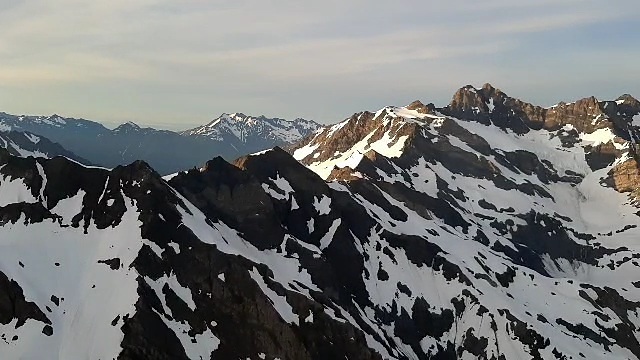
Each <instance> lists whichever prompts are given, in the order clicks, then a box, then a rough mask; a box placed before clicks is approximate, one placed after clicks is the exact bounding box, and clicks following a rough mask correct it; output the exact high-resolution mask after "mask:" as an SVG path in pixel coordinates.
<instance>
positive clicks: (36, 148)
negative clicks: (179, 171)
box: [0, 131, 89, 164]
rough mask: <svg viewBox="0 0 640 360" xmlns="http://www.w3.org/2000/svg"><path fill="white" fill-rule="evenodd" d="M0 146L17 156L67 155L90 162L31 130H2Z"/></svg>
mask: <svg viewBox="0 0 640 360" xmlns="http://www.w3.org/2000/svg"><path fill="white" fill-rule="evenodd" d="M0 147H2V148H5V149H7V150H8V152H9V153H10V154H12V155H15V156H22V157H28V156H34V157H44V158H52V157H56V156H65V157H67V158H69V159H72V160H75V161H78V162H80V163H83V164H89V162H88V161H87V160H85V159H83V158H81V157H79V156H77V155H76V154H74V153H72V152H70V151H67V150H66V149H65V148H63V147H62V146H60V145H59V144H56V143H54V142H51V141H50V140H49V139H47V138H45V137H42V136H38V135H35V134H32V133H30V132H20V131H0Z"/></svg>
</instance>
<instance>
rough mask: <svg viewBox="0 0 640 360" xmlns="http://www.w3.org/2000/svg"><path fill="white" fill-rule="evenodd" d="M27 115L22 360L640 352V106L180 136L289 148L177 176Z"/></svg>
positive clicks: (18, 332)
mask: <svg viewBox="0 0 640 360" xmlns="http://www.w3.org/2000/svg"><path fill="white" fill-rule="evenodd" d="M7 119H13V120H12V121H14V120H15V121H14V122H13V123H11V122H10V121H9V120H7ZM60 120H61V119H59V118H55V119H52V118H46V119H41V120H40V121H42V122H45V125H47V126H53V127H57V125H55V124H56V123H58V124H61V122H60ZM3 121H4V122H3V123H4V124H5V127H8V128H10V129H11V130H19V131H22V130H26V131H29V133H25V134H24V135H15V134H14V135H13V136H14V137H16V136H23V137H25V138H26V140H24V139H23V140H20V141H18V140H5V139H7V138H6V137H5V135H4V134H2V135H0V139H2V141H4V144H5V147H6V148H7V149H6V150H0V354H1V355H2V356H1V357H2V358H3V359H5V358H6V359H262V360H264V359H271V360H273V359H280V360H285V359H352V360H357V359H363V360H364V359H367V360H370V359H492V360H510V359H563V360H568V359H640V228H638V225H640V211H639V210H640V209H638V206H639V204H640V202H638V199H639V198H638V196H640V190H638V189H639V187H640V170H639V169H640V167H639V164H638V161H640V154H639V153H638V151H637V145H636V144H637V143H638V141H639V139H640V126H639V125H640V102H638V100H636V99H634V98H633V97H632V96H630V95H623V96H621V97H619V98H618V99H616V100H612V101H600V100H598V99H595V98H593V97H592V98H586V99H581V100H578V101H576V102H573V103H559V104H557V105H555V106H552V107H549V108H543V107H539V106H535V105H532V104H529V103H526V102H523V101H521V100H518V99H516V98H512V97H510V96H508V95H506V94H505V93H504V92H502V91H500V90H498V89H496V88H494V87H492V86H491V85H489V84H486V85H484V86H483V87H482V88H475V87H473V86H465V87H463V88H461V89H460V90H458V91H457V92H456V93H455V95H454V96H453V99H452V101H451V102H450V104H448V105H447V106H444V107H436V106H435V105H433V104H428V105H425V104H423V103H422V102H419V101H415V102H413V103H411V104H409V105H407V106H403V107H395V106H389V107H385V108H383V109H380V110H378V111H376V112H367V111H365V112H361V113H357V114H354V115H353V116H351V117H349V118H347V119H345V120H344V121H342V122H340V123H337V124H335V125H332V126H327V127H324V128H319V127H318V126H317V125H316V124H313V123H310V122H303V121H298V122H297V123H296V124H291V123H283V122H282V121H279V120H273V121H266V120H265V119H264V118H251V117H247V116H245V115H242V114H230V115H223V116H221V117H220V118H219V119H216V120H214V121H213V122H211V123H210V124H208V125H206V126H203V127H201V128H197V129H193V130H190V131H187V132H184V133H181V134H177V133H172V134H165V135H166V136H167V137H172V138H173V137H178V138H181V139H182V138H190V137H195V138H197V139H203V140H202V141H209V140H211V141H217V142H220V141H223V142H224V141H226V140H220V139H224V138H227V139H228V138H229V136H230V135H229V134H232V135H233V136H234V137H235V138H236V139H237V142H233V143H231V142H228V143H225V144H229V145H230V146H229V147H233V146H235V147H238V144H241V143H259V146H260V147H268V148H271V149H270V150H265V151H261V152H257V153H253V154H251V155H245V156H241V157H239V158H237V159H235V160H234V161H232V162H228V161H227V160H225V159H223V157H220V156H217V157H216V156H214V154H216V152H219V154H221V155H224V157H226V158H227V159H229V154H223V153H222V152H220V151H219V150H218V149H219V148H213V147H211V148H208V147H205V148H207V149H208V150H207V151H206V152H205V151H204V150H203V152H201V153H198V156H205V155H206V156H208V158H207V160H206V161H205V160H203V161H202V163H201V164H199V166H200V167H198V168H194V167H193V166H192V165H187V166H184V169H185V170H187V169H190V170H187V171H183V172H178V173H176V174H173V175H170V176H164V177H163V176H162V175H164V174H167V173H169V171H170V170H173V167H175V166H176V164H178V163H180V162H175V163H172V165H171V166H169V165H166V166H165V167H163V168H162V170H160V171H156V170H154V168H152V167H151V166H150V165H148V163H147V162H143V161H135V162H133V163H131V164H129V165H117V164H118V163H120V162H122V160H124V159H129V158H128V157H121V158H119V159H117V161H116V160H114V162H112V163H109V162H105V161H103V162H100V161H96V159H97V158H96V157H95V154H92V152H91V151H88V150H86V148H83V147H82V146H79V145H78V146H76V145H73V144H80V142H81V140H74V137H82V136H83V135H82V134H85V131H88V130H87V129H88V128H91V127H93V126H95V125H93V124H90V123H85V122H83V121H78V122H72V123H73V124H74V125H73V127H72V128H73V129H77V132H74V131H75V130H74V131H71V130H69V129H67V130H65V131H62V130H60V131H59V130H55V129H51V131H50V132H47V133H44V132H40V133H39V132H37V131H35V130H34V128H33V127H30V126H31V125H29V126H26V125H20V124H24V123H25V122H24V121H23V120H19V119H17V118H12V117H10V116H5V117H4V120H3ZM21 121H22V122H21ZM47 121H48V122H51V123H52V124H53V125H51V124H46V122H47ZM62 121H65V124H66V125H67V126H68V124H69V120H68V119H67V120H65V119H62ZM239 123H241V124H247V125H249V126H250V127H251V126H253V127H251V128H249V127H245V126H238V124H239ZM11 124H14V125H11ZM16 124H17V125H16ZM252 124H259V126H254V125H252ZM254 129H255V131H254ZM5 130H9V129H5ZM267 130H268V131H267ZM91 131H94V130H91ZM100 131H104V130H100ZM153 131H155V130H146V129H140V128H138V127H137V126H134V125H132V124H129V125H123V126H122V127H120V128H118V129H116V130H113V131H111V132H112V133H118V134H120V133H127V134H129V133H136V134H137V133H139V132H153ZM265 132H268V133H270V134H272V135H273V136H271V137H269V136H266V137H265V136H262V137H261V138H262V139H265V138H266V139H271V140H273V139H275V138H276V137H277V138H278V139H282V140H278V141H282V142H281V143H282V144H283V145H282V146H280V147H278V146H275V147H273V143H271V145H269V144H268V143H267V142H259V141H257V140H250V139H255V138H256V136H259V135H256V134H265ZM283 132H284V133H286V135H282V133H283ZM63 133H64V135H62V134H63ZM96 133H98V131H97V130H96ZM34 134H37V135H34ZM55 134H58V135H55ZM105 134H106V133H105ZM165 135H162V136H165ZM305 135H308V136H306V137H304V136H305ZM63 136H66V137H68V138H69V139H67V140H64V139H63ZM92 136H93V135H92ZM96 136H97V135H96ZM102 136H107V135H102ZM108 136H117V138H118V139H121V138H123V137H121V136H124V135H108ZM154 136H155V135H154ZM157 136H160V135H157ZM36 137H37V138H38V139H39V140H37V141H36ZM41 137H44V138H49V139H50V140H51V141H55V142H58V143H60V144H61V145H62V146H64V147H65V148H66V149H67V150H70V151H73V153H75V154H77V155H78V156H81V157H83V158H86V159H88V160H87V161H88V162H92V163H93V164H97V165H104V166H108V167H109V168H110V169H108V168H101V167H95V166H87V165H82V164H83V163H84V164H86V162H83V161H82V160H81V159H78V158H75V159H74V156H73V155H70V154H69V153H66V152H65V151H66V150H64V149H62V148H54V147H53V146H48V148H49V150H46V151H45V150H42V149H41V150H38V149H36V148H33V145H37V144H40V143H42V144H45V142H44V141H45V140H43V139H41ZM302 137H304V139H301V138H302ZM93 139H95V137H94V138H93ZM207 139H209V140H207ZM63 140H64V141H63ZM2 141H0V145H2ZM74 141H77V143H76V142H74ZM82 141H88V140H86V139H82ZM92 141H93V142H95V140H92ZM167 141H168V140H167ZM234 141H236V140H234ZM109 142H111V141H104V143H109ZM114 143H116V142H114ZM7 144H17V145H16V146H8V145H7ZM46 144H48V145H50V144H49V142H47V143H46ZM231 145H233V146H231ZM105 146H106V145H105ZM113 146H115V145H113ZM194 149H195V148H194ZM129 150H131V149H129ZM238 150H242V151H245V152H246V153H250V152H252V151H253V150H251V151H246V150H247V149H246V148H243V147H239V148H238ZM96 151H97V150H96ZM121 151H123V152H124V151H125V149H124V148H122V149H121ZM194 151H195V150H194ZM198 151H199V150H198ZM134 154H136V156H137V155H139V154H140V153H134ZM154 154H155V153H154ZM58 155H62V156H58ZM34 156H36V157H34ZM194 159H197V158H196V157H194ZM151 163H152V166H154V167H155V166H158V167H161V166H164V165H162V161H160V160H154V161H152V162H151ZM116 165H117V166H116ZM111 167H113V168H111Z"/></svg>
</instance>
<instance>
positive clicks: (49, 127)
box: [0, 113, 319, 174]
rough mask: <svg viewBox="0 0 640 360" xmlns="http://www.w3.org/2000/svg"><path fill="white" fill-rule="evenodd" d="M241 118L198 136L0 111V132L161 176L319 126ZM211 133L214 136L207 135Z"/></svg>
mask: <svg viewBox="0 0 640 360" xmlns="http://www.w3.org/2000/svg"><path fill="white" fill-rule="evenodd" d="M245 118H246V121H235V122H234V123H233V124H227V123H226V122H219V124H218V125H217V126H216V125H212V124H209V126H208V127H203V129H205V128H206V129H208V130H202V131H201V134H200V133H196V132H194V133H190V132H184V133H183V134H179V133H176V132H173V131H168V130H157V129H153V128H142V127H140V126H138V125H136V124H135V123H133V122H128V123H125V124H122V125H120V126H118V127H117V128H115V129H113V130H110V129H107V128H106V127H104V126H103V125H101V124H99V123H97V122H93V121H90V120H84V119H72V118H63V117H61V116H59V115H52V116H46V117H45V116H16V115H9V114H6V113H0V131H1V130H14V131H26V132H30V133H33V134H38V135H40V136H44V137H46V138H48V139H50V140H51V141H54V142H57V143H59V144H61V145H62V146H63V147H64V148H66V149H68V150H70V151H72V152H74V153H76V154H82V156H83V157H85V158H87V159H88V160H89V161H90V162H92V163H94V164H99V165H102V166H106V167H110V168H112V167H115V166H118V165H123V164H128V163H131V162H133V161H135V160H139V159H141V160H145V161H147V162H148V163H149V164H151V165H152V166H153V167H154V168H155V169H156V170H157V171H158V172H160V173H161V174H170V173H174V172H177V171H179V170H184V169H188V168H190V167H193V166H197V165H200V164H202V163H204V162H206V161H207V160H209V159H211V158H212V157H214V156H223V157H224V158H226V159H229V160H231V159H234V158H236V157H238V156H240V155H243V154H246V153H251V152H256V151H260V150H264V149H267V148H271V147H273V146H276V145H287V144H291V143H292V142H294V141H297V140H299V139H301V138H302V137H303V136H305V135H307V134H309V133H310V132H311V131H312V130H315V129H317V128H318V127H319V125H318V124H316V123H314V122H311V121H307V120H302V119H297V120H295V121H286V120H282V119H266V118H264V117H259V118H252V117H245ZM227 125H229V126H227ZM231 125H233V126H231ZM245 129H246V130H245ZM207 131H208V132H207ZM215 131H217V134H218V136H213V135H214V132H215ZM229 131H231V133H230V132H229ZM233 131H246V134H247V135H246V138H243V139H239V138H237V137H236V136H234V135H233V133H232V132H233Z"/></svg>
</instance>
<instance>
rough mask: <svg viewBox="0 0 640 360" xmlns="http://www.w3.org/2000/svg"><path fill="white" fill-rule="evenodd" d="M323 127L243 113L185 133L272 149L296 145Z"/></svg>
mask: <svg viewBox="0 0 640 360" xmlns="http://www.w3.org/2000/svg"><path fill="white" fill-rule="evenodd" d="M321 127H322V126H321V125H320V124H318V123H316V122H314V121H310V120H305V119H295V120H284V119H278V118H273V119H271V118H267V117H265V116H258V117H253V116H249V115H245V114H242V113H234V114H222V115H220V116H219V117H218V118H216V119H214V120H213V121H211V122H209V123H208V124H206V125H203V126H199V127H197V128H194V129H190V130H187V131H184V132H183V133H182V134H183V135H187V136H194V135H195V136H205V137H208V138H211V139H214V140H217V141H226V142H229V143H234V144H245V145H243V146H245V147H246V146H247V145H246V144H256V143H258V144H264V145H268V144H271V145H270V146H266V147H264V148H271V147H273V146H274V145H287V144H293V143H296V142H298V141H300V140H302V139H303V138H304V137H306V136H307V135H309V134H311V133H312V132H314V131H316V130H318V129H320V128H321ZM264 145H263V146H264ZM241 146H242V145H241ZM258 147H261V146H258ZM253 150H255V151H257V150H262V149H261V148H258V149H253ZM249 152H251V151H249Z"/></svg>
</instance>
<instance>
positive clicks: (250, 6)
mask: <svg viewBox="0 0 640 360" xmlns="http://www.w3.org/2000/svg"><path fill="white" fill-rule="evenodd" d="M403 5H404V6H398V4H391V3H388V2H384V1H381V0H379V1H363V0H354V1H349V2H340V1H333V0H330V1H326V2H322V3H299V2H294V1H290V0H283V1H278V2H277V3H269V2H264V1H262V2H261V1H235V2H232V1H199V0H187V1H183V2H180V3H179V4H174V3H173V2H170V1H168V0H159V1H152V0H129V1H124V0H116V1H109V2H107V1H94V2H82V1H78V0H58V1H56V2H55V4H52V3H51V2H46V1H44V0H34V1H29V2H20V1H17V0H0V21H2V23H3V32H2V33H1V34H0V55H1V56H2V58H3V66H2V67H1V68H0V111H3V112H7V113H12V114H29V115H50V114H53V113H56V114H60V115H62V116H65V117H76V118H86V119H89V120H94V121H98V122H101V123H103V124H105V125H107V126H110V127H113V126H117V124H120V123H124V122H127V121H133V122H135V123H137V124H140V125H141V126H154V127H158V128H166V129H172V130H178V129H187V128H190V127H194V126H198V125H202V124H205V123H207V122H209V121H210V120H211V119H213V118H215V117H217V116H218V115H220V114H221V113H233V112H242V113H245V114H251V115H256V116H257V115H262V114H264V115H265V116H268V117H281V118H285V119H293V118H297V117H302V118H305V119H311V120H315V121H318V122H321V123H332V122H337V121H340V120H342V119H344V118H346V117H348V116H349V115H351V114H352V113H354V112H358V111H363V110H377V109H379V108H381V107H383V106H385V105H406V104H408V103H410V102H411V101H413V100H416V99H418V100H421V101H423V102H425V103H426V102H433V103H435V104H436V105H438V106H443V105H445V104H447V103H448V102H449V100H450V98H451V96H452V95H453V93H454V92H455V91H456V90H457V89H458V88H460V87H461V86H463V85H466V84H472V85H475V86H481V85H482V84H484V83H485V82H490V83H492V84H493V85H494V86H496V87H499V88H501V89H502V90H504V91H505V92H506V93H507V94H509V95H511V96H514V97H518V98H521V99H523V100H525V101H529V102H532V103H535V104H538V105H541V106H550V105H553V104H555V103H557V102H559V101H572V100H576V99H579V98H583V97H586V96H591V95H593V96H596V97H598V98H600V99H603V100H604V99H614V98H616V97H617V96H619V95H621V94H623V93H630V94H632V95H634V96H635V97H640V71H638V70H637V61H638V60H637V59H639V58H640V40H639V38H638V34H640V24H639V22H638V21H637V20H636V18H637V17H638V15H640V3H638V2H637V1H630V0H623V1H617V2H616V3H615V4H613V3H603V2H600V1H590V0H585V1H580V0H565V1H560V2H558V1H550V0H542V1H534V0H523V1H519V2H516V3H514V2H513V1H504V0H498V1H488V2H482V3H478V2H475V1H459V2H456V3H446V4H445V3H435V4H425V3H424V2H422V1H416V0H411V1H406V2H403Z"/></svg>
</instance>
